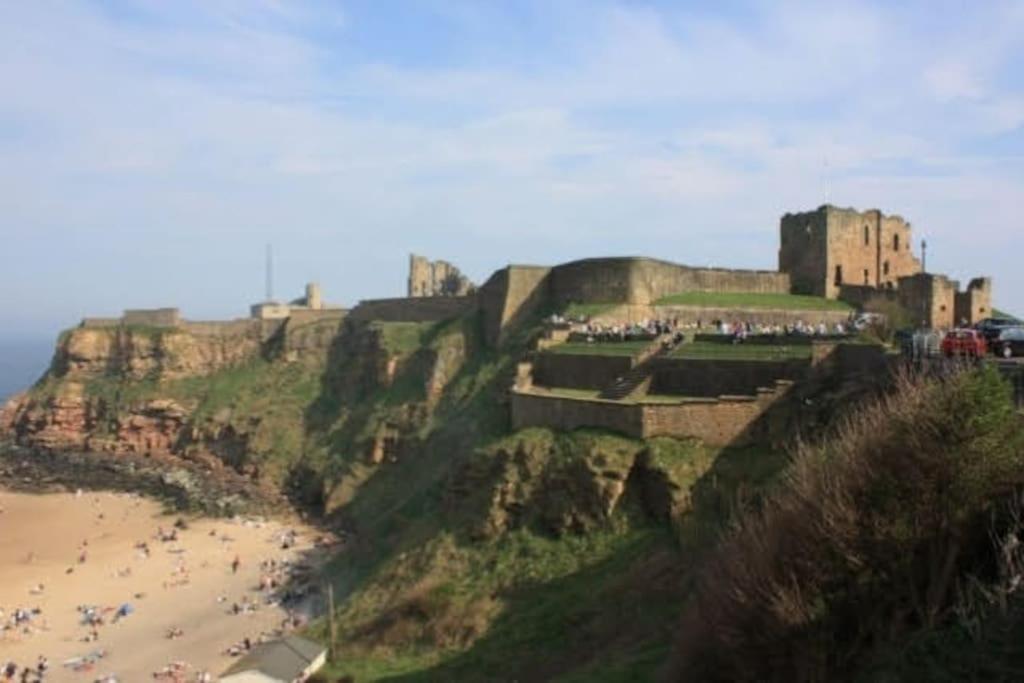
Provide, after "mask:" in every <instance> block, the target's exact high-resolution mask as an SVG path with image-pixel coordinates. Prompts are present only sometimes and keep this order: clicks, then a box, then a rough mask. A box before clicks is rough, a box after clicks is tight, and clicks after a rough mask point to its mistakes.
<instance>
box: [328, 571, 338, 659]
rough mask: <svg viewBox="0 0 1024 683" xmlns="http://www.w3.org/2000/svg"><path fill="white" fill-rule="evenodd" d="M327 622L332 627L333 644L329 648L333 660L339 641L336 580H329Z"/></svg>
mask: <svg viewBox="0 0 1024 683" xmlns="http://www.w3.org/2000/svg"><path fill="white" fill-rule="evenodd" d="M327 623H328V624H330V629H331V646H330V647H329V648H328V650H329V652H330V657H331V660H332V661H334V659H335V651H334V648H335V643H336V642H337V641H338V631H337V627H336V625H335V623H334V582H333V581H328V582H327Z"/></svg>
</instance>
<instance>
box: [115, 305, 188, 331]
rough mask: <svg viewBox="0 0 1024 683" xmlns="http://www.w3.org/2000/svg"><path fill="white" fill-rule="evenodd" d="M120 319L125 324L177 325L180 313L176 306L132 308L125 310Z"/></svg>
mask: <svg viewBox="0 0 1024 683" xmlns="http://www.w3.org/2000/svg"><path fill="white" fill-rule="evenodd" d="M121 320H122V322H123V323H124V324H125V325H144V326H146V327H177V326H178V324H179V323H180V322H181V315H180V313H179V312H178V309H177V308H134V309H128V310H126V311H125V312H124V315H123V316H121Z"/></svg>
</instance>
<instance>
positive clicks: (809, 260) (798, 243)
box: [779, 207, 829, 296]
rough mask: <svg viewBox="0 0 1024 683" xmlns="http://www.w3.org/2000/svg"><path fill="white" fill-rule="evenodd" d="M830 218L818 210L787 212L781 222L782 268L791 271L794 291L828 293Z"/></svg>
mask: <svg viewBox="0 0 1024 683" xmlns="http://www.w3.org/2000/svg"><path fill="white" fill-rule="evenodd" d="M827 225H828V217H827V215H826V212H825V211H824V207H821V208H819V209H818V210H817V211H807V212H803V213H787V214H786V215H784V216H783V217H782V219H781V221H780V223H779V270H780V271H781V272H783V273H789V276H790V279H791V281H792V292H793V293H794V294H809V295H813V296H825V292H826V288H825V284H826V281H827V280H828V278H829V274H828V258H827V255H826V254H827V251H828V227H827Z"/></svg>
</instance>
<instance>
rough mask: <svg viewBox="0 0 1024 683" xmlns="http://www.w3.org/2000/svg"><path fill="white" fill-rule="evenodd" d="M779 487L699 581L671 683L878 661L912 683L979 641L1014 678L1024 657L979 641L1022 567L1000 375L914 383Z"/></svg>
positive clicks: (1020, 478) (833, 670)
mask: <svg viewBox="0 0 1024 683" xmlns="http://www.w3.org/2000/svg"><path fill="white" fill-rule="evenodd" d="M784 481H785V483H784V485H783V486H782V487H781V489H780V490H779V491H778V492H777V493H775V494H774V495H773V496H772V497H771V498H770V499H769V500H768V501H767V503H766V505H765V507H764V508H763V509H762V510H760V511H756V512H754V513H751V514H750V515H749V516H747V517H746V518H745V520H744V521H743V523H742V524H741V526H740V528H739V530H738V531H737V532H736V533H735V534H734V535H732V536H731V537H730V538H729V539H727V540H726V541H725V542H723V543H722V544H721V546H720V547H719V548H718V549H716V551H715V553H714V554H713V556H712V557H711V558H710V559H709V560H708V561H707V562H706V564H705V565H704V567H703V568H702V570H701V579H700V580H699V582H698V587H697V591H696V594H695V599H694V600H693V601H692V602H691V603H690V604H689V605H688V607H687V609H686V612H685V615H684V620H683V625H682V627H681V630H680V632H679V634H678V644H677V652H676V661H675V667H674V672H673V676H672V678H673V680H680V681H683V680H801V679H802V680H831V679H834V678H840V677H845V676H849V675H850V673H851V672H853V671H855V670H856V669H858V668H861V667H866V666H867V663H868V662H871V661H872V660H873V658H881V664H880V665H879V668H878V669H877V670H876V671H875V673H876V674H877V675H878V676H879V678H881V679H887V676H893V677H892V678H889V679H890V680H905V679H903V678H901V677H900V676H897V675H895V674H896V673H897V672H899V671H905V672H909V671H915V667H914V666H912V665H911V662H912V659H911V658H913V657H921V656H922V655H923V656H924V657H925V658H926V659H927V654H926V653H927V652H928V649H929V648H933V647H935V646H936V645H938V644H940V643H944V644H945V645H947V646H948V645H951V644H954V643H956V639H957V638H959V639H960V641H959V643H957V644H956V645H955V646H956V647H957V648H963V649H967V648H969V647H971V644H970V641H971V639H970V638H968V639H964V638H963V635H964V633H965V632H966V631H965V629H970V628H974V630H975V632H976V634H977V635H976V642H978V643H981V642H983V641H982V638H983V636H984V635H985V634H987V635H988V637H990V638H992V640H991V641H990V642H989V652H990V654H991V655H992V656H994V657H996V659H995V660H994V661H991V662H990V666H989V667H988V668H989V669H990V670H997V669H999V668H1000V667H1003V673H1004V674H1008V672H1009V670H1010V669H1008V668H1005V667H1007V666H1009V665H1011V664H1013V665H1014V666H1016V667H1017V668H1016V669H1015V671H1016V675H1014V676H1012V677H1011V678H1013V679H1019V674H1020V673H1021V671H1022V669H1021V668H1020V667H1019V663H1020V661H1021V659H1020V656H1021V654H1024V649H1020V648H1019V645H1017V646H1015V648H1014V649H1013V650H1006V651H1002V652H996V651H995V649H996V643H998V642H1001V641H1000V639H999V636H998V635H997V634H996V633H994V632H991V631H988V630H986V629H984V628H979V627H978V624H979V623H984V622H986V621H988V620H989V619H990V617H991V613H992V611H993V610H994V609H996V608H997V607H998V606H1000V605H1005V604H1006V597H1007V595H1008V592H1007V589H1008V588H1009V587H1010V586H1012V585H1015V584H1016V582H1017V581H1019V580H1020V578H1021V574H1020V572H1021V568H1022V567H1024V562H1022V559H1024V558H1022V556H1021V554H1020V550H1019V541H1018V540H1017V539H1018V538H1019V536H1018V533H1020V532H1021V531H1024V526H1022V525H1021V520H1022V519H1024V517H1021V515H1020V509H1021V508H1020V503H1019V501H1020V498H1019V496H1020V493H1019V490H1020V487H1021V485H1022V484H1024V428H1022V424H1021V419H1020V415H1019V414H1018V413H1017V412H1016V411H1015V409H1014V407H1013V404H1012V401H1011V399H1010V395H1009V388H1008V386H1007V385H1006V384H1005V383H1003V382H1002V381H1001V380H1000V379H999V377H998V375H997V373H996V372H995V371H994V370H991V369H988V370H963V371H961V372H958V373H954V374H950V375H947V376H943V377H936V378H932V379H929V378H907V379H904V380H903V381H902V382H901V384H900V386H899V387H898V390H897V391H896V392H895V393H894V394H892V395H890V396H888V397H886V398H884V399H882V400H880V401H879V402H878V403H877V404H876V405H874V406H872V407H870V408H868V409H866V410H864V411H862V412H861V413H859V414H858V415H857V416H856V417H854V418H853V419H851V420H849V421H848V422H846V423H845V424H844V426H843V427H842V428H841V430H840V431H838V432H836V433H833V434H830V435H828V438H824V439H822V440H821V441H820V442H818V443H817V444H815V445H810V446H808V447H806V448H805V449H803V451H802V452H801V453H800V454H799V455H798V457H797V458H796V460H795V461H794V463H793V465H792V466H791V467H790V468H789V470H788V471H787V473H786V477H785V480H784ZM1002 642H1005V641H1002ZM971 660H972V657H969V656H966V653H959V654H955V655H951V656H949V657H947V661H946V663H942V662H940V661H935V662H934V663H933V664H934V665H933V666H931V667H930V668H932V669H934V670H936V671H938V672H942V671H945V674H944V675H942V676H938V675H935V676H933V675H927V676H919V674H920V673H921V671H923V668H918V669H916V671H917V673H915V674H914V675H913V676H912V678H915V679H919V680H938V679H940V678H945V679H947V680H953V679H956V678H958V677H957V676H956V674H955V672H956V670H957V668H958V667H962V666H963V665H964V664H966V663H968V662H970V661H971ZM1014 663H1015V664H1014ZM883 671H885V672H888V674H887V675H882V672H883ZM879 678H874V680H878V679H879ZM999 678H1003V679H1006V680H1008V679H1009V678H1004V677H1002V676H1000V677H999Z"/></svg>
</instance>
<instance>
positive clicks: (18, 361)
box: [0, 338, 54, 405]
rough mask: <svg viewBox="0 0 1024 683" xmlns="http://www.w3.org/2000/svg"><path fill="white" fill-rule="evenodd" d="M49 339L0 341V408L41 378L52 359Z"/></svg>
mask: <svg viewBox="0 0 1024 683" xmlns="http://www.w3.org/2000/svg"><path fill="white" fill-rule="evenodd" d="M53 344H54V341H53V339H50V338H46V339H43V338H40V339H3V338H0V405H2V404H3V403H4V402H5V401H6V400H7V399H8V398H10V397H11V396H13V395H14V394H16V393H18V392H19V391H21V390H23V389H27V388H28V387H30V386H32V385H33V384H34V383H35V382H36V380H38V379H39V378H40V377H42V376H43V373H44V372H46V368H47V367H48V366H49V365H50V359H51V358H52V357H53Z"/></svg>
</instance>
